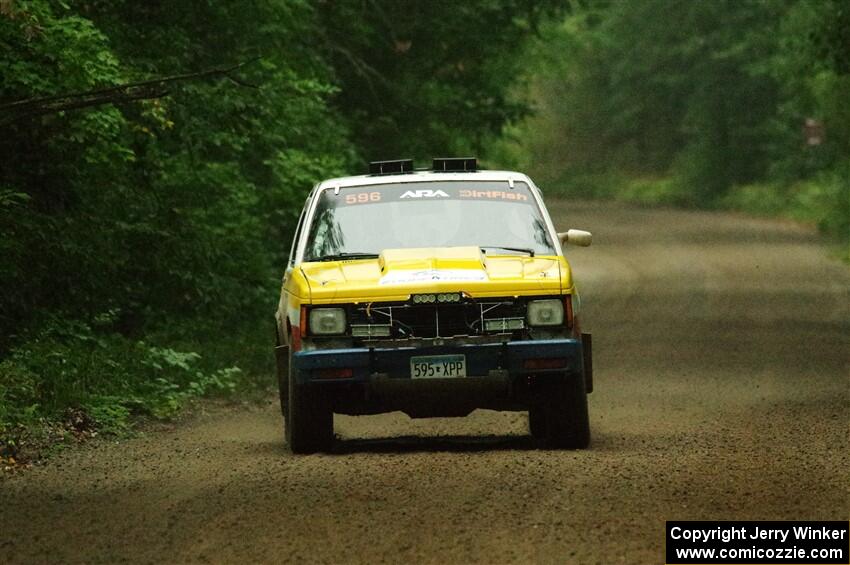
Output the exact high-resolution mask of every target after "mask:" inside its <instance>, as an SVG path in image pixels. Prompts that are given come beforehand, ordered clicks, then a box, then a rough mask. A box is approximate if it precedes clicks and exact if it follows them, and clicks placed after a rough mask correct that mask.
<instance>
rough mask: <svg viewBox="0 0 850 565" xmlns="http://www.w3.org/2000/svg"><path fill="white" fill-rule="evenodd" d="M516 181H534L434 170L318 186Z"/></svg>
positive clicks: (495, 174)
mask: <svg viewBox="0 0 850 565" xmlns="http://www.w3.org/2000/svg"><path fill="white" fill-rule="evenodd" d="M511 180H513V181H515V182H524V183H527V184H529V185H531V186H534V183H532V182H531V179H529V178H528V176H527V175H524V174H523V173H517V172H515V171H474V172H457V173H454V172H449V173H435V172H434V171H413V172H411V173H400V174H390V175H358V176H353V177H339V178H334V179H328V180H325V181H322V182H320V183H319V185H318V186H317V189H318V190H324V189H326V188H336V187H340V188H345V187H347V186H368V185H375V184H400V183H412V182H437V181H491V182H492V181H511Z"/></svg>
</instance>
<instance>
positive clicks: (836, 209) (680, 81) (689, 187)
mask: <svg viewBox="0 0 850 565" xmlns="http://www.w3.org/2000/svg"><path fill="white" fill-rule="evenodd" d="M847 30H850V4H848V3H847V2H846V1H844V0H823V1H820V0H818V1H815V0H795V1H780V0H767V1H763V0H717V1H714V2H693V1H690V0H672V1H671V0H640V1H634V2H601V1H600V2H587V3H583V4H581V5H580V8H579V9H578V10H576V11H575V12H574V13H573V14H572V15H570V16H569V17H568V18H567V19H566V20H565V21H564V22H563V23H560V24H557V25H551V26H547V27H546V29H545V33H544V37H543V39H542V40H541V41H540V42H538V43H537V44H536V46H535V47H534V48H533V49H532V50H531V52H530V54H529V58H530V60H531V61H532V63H530V64H529V66H528V75H529V77H530V79H531V80H530V86H529V91H530V93H531V95H532V96H533V98H534V99H535V100H536V102H537V114H536V115H535V116H532V117H530V118H527V119H526V120H524V121H522V122H517V123H515V124H512V125H511V127H510V128H508V129H506V130H505V131H506V133H507V134H508V135H509V136H510V138H511V139H513V140H514V141H509V142H506V141H504V140H503V141H500V142H499V143H498V144H497V145H496V146H495V147H494V148H493V152H492V153H491V155H494V156H495V159H496V160H501V161H507V162H509V163H518V164H520V165H525V166H526V167H527V168H528V169H529V170H530V172H532V173H533V174H534V175H535V176H536V177H538V178H539V179H540V181H541V182H542V183H543V184H555V185H558V186H559V188H560V190H561V191H567V192H569V193H571V194H574V195H578V196H588V195H593V196H610V197H616V198H622V199H627V200H635V201H641V202H661V203H675V204H683V205H691V206H703V207H712V206H718V205H723V206H730V205H733V203H735V204H736V205H741V206H744V207H745V208H747V209H755V208H756V207H759V206H760V207H762V208H763V209H765V210H766V209H774V210H777V211H779V210H783V211H784V212H783V213H788V214H791V215H793V216H795V217H800V218H805V219H807V220H809V221H815V222H817V223H818V224H819V225H820V226H821V227H822V228H823V229H824V230H826V231H827V232H829V233H832V234H835V235H837V236H839V237H841V238H845V239H846V238H848V237H850V231H848V230H847V228H846V226H847V223H848V217H850V215H849V214H847V204H846V202H847V196H846V194H847V192H846V191H847V185H846V182H845V181H843V180H841V179H842V178H846V177H844V175H846V173H847V169H846V165H845V164H844V163H845V160H846V156H847V155H848V154H850V105H848V104H847V103H846V93H847V91H848V88H850V40H848V39H850V38H848V31H847ZM806 119H810V120H815V121H816V122H819V123H821V124H822V125H823V128H824V131H825V136H824V138H823V139H822V143H820V144H815V145H807V143H806V138H805V137H804V135H803V125H804V123H805V121H806ZM657 179H669V180H660V181H659V180H657ZM754 187H758V188H754ZM768 192H769V193H770V194H767V193H768ZM757 193H758V194H759V196H756V194H757ZM790 210H794V212H793V213H792V212H790Z"/></svg>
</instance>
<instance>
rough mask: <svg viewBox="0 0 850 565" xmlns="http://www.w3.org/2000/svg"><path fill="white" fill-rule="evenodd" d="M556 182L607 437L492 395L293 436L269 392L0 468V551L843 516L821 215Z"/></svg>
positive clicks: (373, 545) (417, 545) (609, 540)
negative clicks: (430, 414)
mask: <svg viewBox="0 0 850 565" xmlns="http://www.w3.org/2000/svg"><path fill="white" fill-rule="evenodd" d="M550 205H551V207H552V212H553V215H554V216H555V219H556V223H557V224H558V225H559V227H561V228H564V229H565V228H567V227H575V228H583V229H589V230H591V231H593V232H594V234H595V242H594V246H593V247H591V248H589V249H571V250H570V252H569V256H570V259H571V261H572V263H573V266H574V271H575V274H576V276H577V277H578V281H579V283H580V285H581V289H582V291H583V302H584V310H583V315H584V325H585V329H586V330H587V329H589V330H592V331H593V333H594V346H595V347H594V352H595V369H596V373H595V377H596V378H595V383H596V391H595V392H594V393H593V394H592V395H591V397H590V411H591V425H592V430H593V445H592V448H591V449H590V450H589V451H579V452H570V451H563V452H557V451H538V450H537V449H535V446H534V444H533V443H532V441H531V440H530V439H529V437H528V436H527V435H526V429H527V419H526V416H525V414H512V413H496V412H486V411H478V412H475V413H474V414H473V415H472V416H470V417H468V418H466V419H439V420H415V421H414V420H410V419H408V418H407V417H406V416H404V415H402V414H389V415H384V416H374V417H362V418H352V417H340V416H337V417H336V423H335V425H336V430H337V433H338V434H339V436H340V440H339V441H338V442H337V445H336V448H335V452H334V453H332V454H327V455H314V456H301V457H294V456H292V455H290V454H288V453H287V452H286V451H285V448H284V445H283V440H282V429H281V426H282V424H281V418H280V414H279V412H278V408H277V406H276V405H275V404H273V403H271V402H270V403H269V404H268V405H267V406H265V407H258V408H253V409H241V410H225V411H219V412H215V413H212V414H208V415H206V416H201V417H199V418H197V419H194V420H192V421H191V422H189V423H187V424H183V425H179V426H177V427H176V429H174V430H172V431H168V432H161V433H154V434H150V435H148V436H146V437H143V438H138V439H133V440H129V441H123V442H120V443H117V444H100V445H94V446H90V447H87V448H84V449H81V450H76V451H74V452H68V453H66V454H64V455H62V456H60V457H58V458H56V459H54V460H53V461H52V462H51V463H50V464H49V465H48V466H46V467H44V468H37V469H33V470H31V471H29V472H26V473H22V474H17V475H15V476H12V477H6V478H0V561H5V562H12V563H42V562H63V563H65V562H102V563H104V562H109V563H112V562H150V563H161V562H165V563H182V562H192V563H206V562H240V563H245V562H280V561H298V562H323V563H336V562H367V563H380V562H388V563H395V562H431V563H446V562H448V563H455V562H457V563H461V562H499V563H501V562H545V563H550V562H551V563H557V562H560V563H612V562H614V563H620V562H622V563H661V562H663V546H664V522H665V520H668V519H753V520H760V519H841V520H846V519H848V517H850V516H848V514H850V510H849V509H850V504H848V497H849V496H850V495H848V485H850V460H848V459H850V449H848V447H850V446H848V429H850V425H848V424H850V408H849V407H850V402H848V401H850V395H849V394H848V385H850V376H848V375H850V373H848V369H850V367H848V363H849V362H850V361H848V360H850V306H848V304H850V300H849V299H850V297H849V296H848V292H850V274H849V272H848V269H847V268H846V267H845V266H842V265H841V264H839V263H837V262H835V261H833V260H830V259H828V258H827V257H826V253H825V251H824V248H823V247H821V246H820V244H819V243H818V240H817V238H816V236H815V235H814V233H813V232H812V231H810V230H808V229H804V228H801V227H799V226H796V225H792V224H786V223H779V222H773V221H766V220H753V219H747V218H744V217H736V216H732V215H724V214H714V213H704V212H683V211H658V210H644V209H634V208H627V207H619V206H612V205H601V204H581V205H570V204H567V203H563V202H553V203H550ZM270 378H271V377H270Z"/></svg>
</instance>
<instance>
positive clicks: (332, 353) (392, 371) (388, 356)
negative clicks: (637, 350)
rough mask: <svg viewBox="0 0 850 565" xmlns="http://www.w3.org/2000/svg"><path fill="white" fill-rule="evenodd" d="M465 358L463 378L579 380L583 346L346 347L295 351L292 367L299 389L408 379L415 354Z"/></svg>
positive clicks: (574, 342) (556, 342)
mask: <svg viewBox="0 0 850 565" xmlns="http://www.w3.org/2000/svg"><path fill="white" fill-rule="evenodd" d="M453 354H462V355H465V356H466V372H467V375H468V377H473V378H474V377H487V376H489V375H490V374H491V371H502V372H504V371H507V372H508V374H509V375H510V376H512V377H515V376H522V375H528V374H541V373H562V374H572V375H582V374H583V372H584V369H583V362H582V343H581V341H580V340H578V339H551V340H535V341H531V340H529V341H510V342H505V343H487V344H465V345H441V346H433V347H399V348H351V349H324V350H311V351H298V352H295V353H293V354H292V368H293V369H295V370H294V371H293V374H294V375H295V377H296V382H298V383H299V384H304V383H315V382H324V383H327V382H348V383H350V382H369V380H370V378H371V377H372V376H373V375H376V374H379V375H386V376H388V377H390V378H395V379H410V358H411V357H413V356H420V355H453ZM529 359H565V360H566V367H564V368H558V369H545V370H540V369H526V368H525V361H526V360H529ZM322 369H351V370H352V376H351V377H347V378H334V379H327V378H319V376H318V372H319V371H320V370H322Z"/></svg>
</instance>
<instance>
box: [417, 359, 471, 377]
mask: <svg viewBox="0 0 850 565" xmlns="http://www.w3.org/2000/svg"><path fill="white" fill-rule="evenodd" d="M465 376H466V355H423V356H420V357H411V358H410V377H411V378H413V379H451V378H454V377H465Z"/></svg>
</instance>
